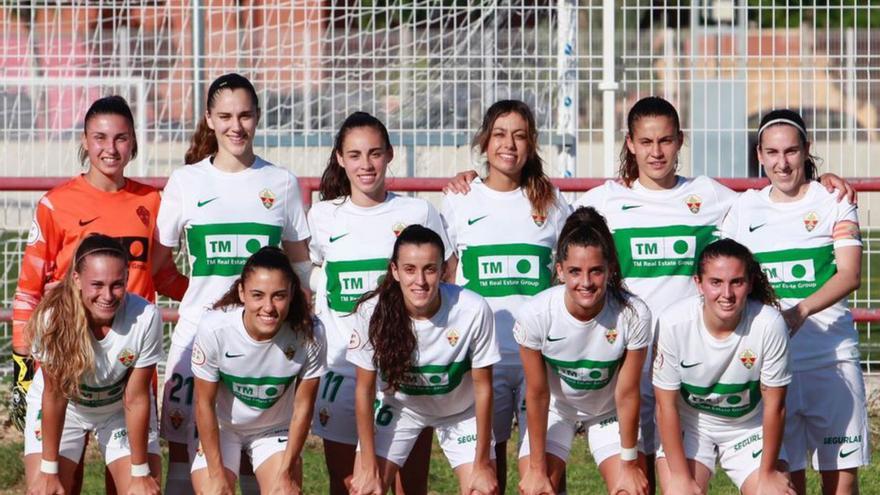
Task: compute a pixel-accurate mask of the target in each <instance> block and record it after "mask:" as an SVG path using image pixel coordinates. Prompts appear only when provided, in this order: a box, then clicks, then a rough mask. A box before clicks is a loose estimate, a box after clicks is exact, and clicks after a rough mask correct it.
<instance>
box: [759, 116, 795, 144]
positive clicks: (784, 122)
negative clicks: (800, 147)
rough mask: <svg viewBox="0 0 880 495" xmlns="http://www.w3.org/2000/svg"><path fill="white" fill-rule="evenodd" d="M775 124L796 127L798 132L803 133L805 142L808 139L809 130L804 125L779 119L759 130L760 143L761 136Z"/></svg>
mask: <svg viewBox="0 0 880 495" xmlns="http://www.w3.org/2000/svg"><path fill="white" fill-rule="evenodd" d="M775 124H788V125H790V126H792V127H794V128H795V129H797V130H798V132H800V133H801V136H803V137H804V140H806V139H807V130H806V129H804V127H803V126H802V125H800V124H798V123H797V122H795V121H793V120H791V119H786V118H778V119H773V120H771V121H769V122H767V123H766V124H764V125H762V126H761V128H760V129H758V141H760V140H761V134H763V133H764V131H765V130H766V129H767V128H768V127H770V126H771V125H775Z"/></svg>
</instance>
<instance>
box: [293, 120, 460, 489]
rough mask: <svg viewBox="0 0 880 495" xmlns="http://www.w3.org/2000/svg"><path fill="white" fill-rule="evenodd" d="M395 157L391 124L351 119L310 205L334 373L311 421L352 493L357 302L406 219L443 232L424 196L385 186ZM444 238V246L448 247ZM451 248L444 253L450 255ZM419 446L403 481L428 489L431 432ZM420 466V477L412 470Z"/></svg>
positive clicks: (320, 305)
mask: <svg viewBox="0 0 880 495" xmlns="http://www.w3.org/2000/svg"><path fill="white" fill-rule="evenodd" d="M393 157H394V150H393V149H392V148H391V141H390V139H389V137H388V131H387V130H386V128H385V125H383V124H382V122H381V121H379V120H378V119H377V118H375V117H373V116H372V115H370V114H367V113H364V112H355V113H353V114H351V115H349V116H348V118H347V119H345V122H343V123H342V126H341V127H340V129H339V133H338V134H337V135H336V141H335V143H334V146H333V151H332V152H331V153H330V159H329V161H328V162H327V168H326V169H325V170H324V175H323V177H321V199H322V200H323V201H321V202H319V203H316V204H315V205H313V206H312V208H311V209H310V210H309V214H308V220H309V229H310V231H311V232H312V241H311V242H310V244H309V251H310V253H311V259H312V262H314V263H315V264H316V265H319V266H321V267H322V268H323V271H324V273H326V280H325V281H324V283H323V284H321V285H320V286H319V287H316V290H317V298H316V306H317V309H316V313H317V315H318V317H319V318H320V319H321V321H322V322H323V323H324V326H325V328H326V329H327V349H328V350H327V355H328V357H327V362H328V372H327V374H326V375H324V377H323V378H322V381H321V389H320V395H319V397H318V400H317V403H316V405H315V410H316V414H315V420H314V424H313V426H312V428H313V430H314V432H315V434H316V435H318V436H320V437H322V438H323V439H324V456H325V458H326V461H327V470H328V471H329V473H330V491H331V493H334V494H345V493H348V488H347V487H346V485H347V484H349V483H350V481H351V475H352V470H353V468H354V457H355V446H356V445H357V425H356V424H355V423H354V422H353V421H352V418H353V417H354V414H355V409H354V387H355V367H354V366H353V365H352V364H351V363H349V362H347V361H346V360H345V351H346V349H347V348H348V344H349V340H350V338H351V332H352V330H353V327H352V322H353V316H352V315H351V313H352V311H353V310H354V307H355V303H356V302H357V300H358V299H359V298H360V297H361V296H362V295H363V294H365V293H366V292H368V291H370V290H373V289H375V288H376V286H377V285H378V280H379V278H380V277H381V276H382V275H383V274H384V273H385V270H386V269H387V267H388V259H389V257H390V255H391V251H392V249H393V247H394V241H395V239H397V236H398V235H399V234H400V232H401V231H402V230H403V229H404V228H405V227H406V226H408V225H423V226H426V227H428V228H430V229H432V230H434V231H436V232H440V233H441V236H442V237H443V238H444V239H445V236H443V234H442V232H443V226H442V223H441V220H440V215H439V214H438V213H437V210H435V209H434V207H433V206H431V204H430V203H428V202H427V201H424V200H422V199H417V198H409V197H406V196H398V195H396V194H394V193H391V192H388V191H387V189H386V187H385V174H386V171H387V169H388V164H389V163H390V162H391V160H392V158H393ZM445 244H446V243H445V241H444V245H445ZM448 251H449V250H448V249H446V250H445V252H444V255H445V254H446V253H448ZM425 440H426V441H423V442H419V444H418V446H417V447H416V453H418V454H419V455H418V456H415V455H414V458H413V463H408V465H407V468H408V469H407V470H406V471H408V472H407V473H401V474H407V478H409V479H404V480H402V481H404V482H405V484H406V485H408V486H412V487H420V488H418V490H424V489H425V486H426V484H427V478H426V477H427V469H428V460H429V459H428V456H429V455H430V448H431V445H430V441H431V438H430V435H426V436H425ZM414 472H416V473H421V474H422V475H417V476H413V474H414Z"/></svg>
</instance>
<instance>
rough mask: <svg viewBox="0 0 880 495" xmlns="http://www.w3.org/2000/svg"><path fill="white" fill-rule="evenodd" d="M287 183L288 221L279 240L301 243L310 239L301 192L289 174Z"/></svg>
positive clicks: (297, 181)
mask: <svg viewBox="0 0 880 495" xmlns="http://www.w3.org/2000/svg"><path fill="white" fill-rule="evenodd" d="M287 174H288V175H289V183H288V187H287V198H286V201H285V204H286V205H287V215H288V221H287V222H286V224H285V225H284V230H283V231H282V233H281V239H282V240H284V241H301V240H303V239H308V238H309V237H311V233H309V226H308V223H307V222H306V216H305V213H304V212H305V210H304V209H303V202H302V191H301V190H300V188H299V180H297V178H296V176H295V175H293V174H292V173H290V172H287Z"/></svg>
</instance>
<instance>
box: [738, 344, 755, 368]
mask: <svg viewBox="0 0 880 495" xmlns="http://www.w3.org/2000/svg"><path fill="white" fill-rule="evenodd" d="M756 359H758V357H757V356H756V355H755V353H754V352H752V350H751V349H746V350H744V351H743V352H742V354H740V355H739V360H740V361H742V364H743V366H745V367H746V369H747V370H750V369H752V367H753V366H754V365H755V360H756Z"/></svg>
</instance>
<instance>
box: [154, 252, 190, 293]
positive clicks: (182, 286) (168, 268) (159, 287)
mask: <svg viewBox="0 0 880 495" xmlns="http://www.w3.org/2000/svg"><path fill="white" fill-rule="evenodd" d="M150 264H151V275H152V276H153V286H155V287H156V292H158V293H159V294H162V295H163V296H166V297H170V298H171V299H174V300H175V301H180V300H181V299H183V295H184V294H186V289H187V288H188V287H189V279H188V278H186V276H184V275H183V274H181V273H180V271H179V270H178V269H177V264H175V263H174V255H173V253H172V252H171V248H170V247H168V246H164V245H162V243H161V242H159V240H158V239H154V240H153V254H152V256H151V259H150Z"/></svg>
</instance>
